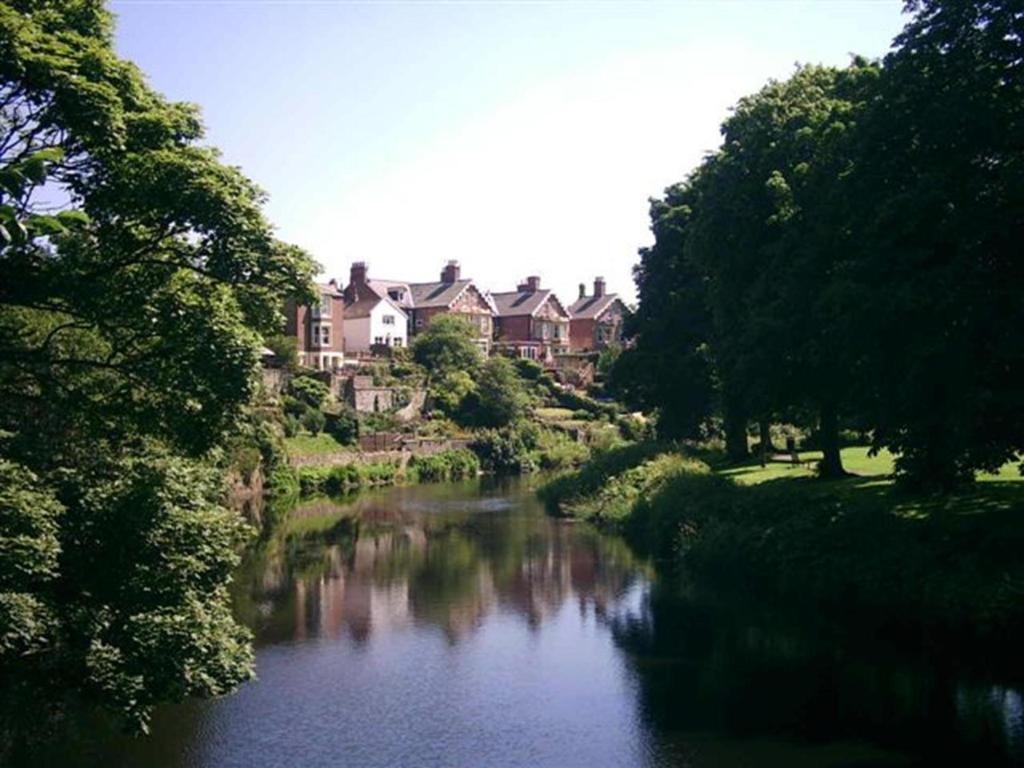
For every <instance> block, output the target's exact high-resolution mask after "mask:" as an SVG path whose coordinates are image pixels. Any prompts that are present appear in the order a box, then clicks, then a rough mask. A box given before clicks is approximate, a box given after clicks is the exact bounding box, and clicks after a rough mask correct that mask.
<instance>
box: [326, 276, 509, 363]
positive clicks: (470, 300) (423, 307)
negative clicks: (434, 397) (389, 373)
mask: <svg viewBox="0 0 1024 768" xmlns="http://www.w3.org/2000/svg"><path fill="white" fill-rule="evenodd" d="M344 294H345V302H346V305H347V306H348V307H350V308H353V309H352V311H353V312H355V311H356V310H355V309H354V308H355V307H357V306H359V305H362V306H363V307H366V306H367V305H368V304H372V305H373V306H376V305H377V304H379V303H389V304H391V305H393V306H394V307H396V308H397V309H399V310H401V311H402V312H403V313H404V314H405V317H406V322H407V326H406V333H407V337H413V336H415V335H416V334H417V333H419V332H420V331H422V330H423V329H424V328H425V327H426V326H427V325H428V324H429V323H430V321H431V320H432V319H433V318H435V317H437V316H438V315H443V314H450V315H458V316H459V317H463V318H465V319H466V320H468V321H469V322H470V323H471V324H472V325H473V327H474V328H475V329H476V330H477V343H478V344H479V346H480V348H481V349H482V350H483V351H484V352H485V353H488V352H490V347H491V337H492V335H493V333H494V320H493V318H494V312H493V310H492V307H491V304H490V302H489V301H488V300H487V297H486V296H485V295H484V293H483V292H482V291H481V290H480V289H479V288H477V286H476V285H475V284H474V283H473V281H472V280H469V279H464V278H462V276H461V269H460V267H459V263H458V262H457V261H449V262H448V263H447V264H445V266H444V269H442V270H441V275H440V280H437V281H436V282H429V283H409V282H404V281H400V280H373V279H370V277H369V269H368V267H367V265H366V262H363V261H357V262H355V263H353V264H352V267H351V270H350V272H349V283H348V285H347V286H345V292H344ZM359 311H360V312H361V311H363V310H362V309H361V310H359ZM402 343H403V344H404V343H406V341H405V340H403V342H402ZM392 346H395V345H394V344H392Z"/></svg>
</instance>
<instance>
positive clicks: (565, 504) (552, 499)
mask: <svg viewBox="0 0 1024 768" xmlns="http://www.w3.org/2000/svg"><path fill="white" fill-rule="evenodd" d="M668 450H669V449H668V448H667V447H666V446H664V445H660V444H658V443H637V444H633V445H624V446H619V447H617V448H613V449H611V450H608V451H600V452H597V453H595V454H594V455H593V457H592V458H591V459H590V461H588V462H587V463H586V464H584V465H583V466H582V467H580V468H579V469H578V470H576V471H575V472H569V473H566V474H563V475H559V476H557V477H555V478H552V479H551V480H550V481H548V482H547V483H545V484H544V485H543V486H542V487H541V488H540V490H539V491H538V495H539V496H540V498H541V499H543V501H544V503H545V505H546V506H547V508H548V510H549V511H551V512H559V511H561V510H565V509H568V508H569V507H570V506H571V505H572V504H575V503H577V502H578V501H579V500H581V499H584V498H587V497H589V496H592V495H594V494H596V493H598V492H599V491H600V490H601V488H603V487H604V486H605V485H606V484H607V483H608V482H609V481H610V480H611V478H613V477H615V476H617V475H620V474H622V473H623V472H625V471H626V470H628V469H631V468H632V467H636V466H638V465H640V464H642V463H644V462H645V461H648V460H650V459H653V458H655V457H657V456H659V455H661V454H663V453H665V452H667V451H668Z"/></svg>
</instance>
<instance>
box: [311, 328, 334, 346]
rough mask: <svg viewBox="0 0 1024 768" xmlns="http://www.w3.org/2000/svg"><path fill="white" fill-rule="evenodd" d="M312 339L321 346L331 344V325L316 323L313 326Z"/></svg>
mask: <svg viewBox="0 0 1024 768" xmlns="http://www.w3.org/2000/svg"><path fill="white" fill-rule="evenodd" d="M313 341H314V343H316V344H317V345H319V346H321V347H328V346H330V344H331V326H329V325H318V326H316V327H315V328H313Z"/></svg>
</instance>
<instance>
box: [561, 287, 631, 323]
mask: <svg viewBox="0 0 1024 768" xmlns="http://www.w3.org/2000/svg"><path fill="white" fill-rule="evenodd" d="M616 301H618V302H620V303H621V302H622V300H621V299H620V298H619V296H618V294H616V293H606V294H605V295H604V296H584V297H583V298H581V299H577V300H576V301H574V302H573V303H572V305H571V306H570V307H569V314H570V315H572V317H573V318H574V319H577V318H578V319H582V320H592V319H594V318H596V317H599V316H600V315H602V314H604V311H605V310H606V309H608V307H610V306H611V305H612V304H614V303H615V302H616ZM623 306H625V305H624V304H623Z"/></svg>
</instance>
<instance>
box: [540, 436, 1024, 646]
mask: <svg viewBox="0 0 1024 768" xmlns="http://www.w3.org/2000/svg"><path fill="white" fill-rule="evenodd" d="M540 494H541V496H542V498H543V499H544V500H545V502H546V504H547V505H548V507H549V510H551V511H552V512H554V513H557V514H561V515H567V516H573V517H578V518H581V519H587V520H590V521H593V522H597V523H600V524H603V525H608V526H611V527H614V528H616V529H618V530H620V531H621V532H622V533H623V534H624V535H625V536H626V537H627V538H628V539H629V540H630V541H631V543H632V544H633V545H634V546H636V547H638V548H639V549H641V550H643V551H644V552H646V553H649V554H651V555H652V556H654V557H657V558H659V559H660V560H661V561H662V562H663V563H664V564H666V565H667V566H669V567H672V566H674V565H681V566H683V567H684V570H685V573H686V574H687V575H688V576H690V577H691V578H693V579H694V580H695V581H696V582H697V583H699V584H700V583H703V584H706V585H710V586H714V587H716V588H738V589H742V590H745V591H749V592H754V593H757V594H761V595H764V596H766V597H770V596H773V595H774V596H782V595H788V596H791V597H795V598H799V599H800V600H801V601H804V602H806V603H808V604H811V605H815V606H820V607H821V608H823V609H825V608H828V607H835V608H841V609H847V608H852V607H855V606H859V607H864V608H868V609H870V610H873V611H891V613H892V615H893V617H903V618H915V619H919V620H923V621H926V622H929V623H941V624H944V625H948V626H950V627H954V628H958V629H967V628H970V629H972V631H981V632H987V631H992V630H996V629H1002V628H1005V627H1007V626H1010V625H1014V626H1018V627H1019V626H1024V561H1022V560H1021V558H1020V552H1021V551H1022V548H1024V527H1022V526H1021V525H1020V515H1021V514H1022V513H1024V483H1020V482H993V483H984V484H979V485H978V486H977V487H976V488H974V489H972V490H970V491H965V492H963V493H960V494H955V495H950V496H941V497H938V496H920V495H910V494H908V493H906V492H902V491H900V490H899V489H898V488H896V487H894V486H893V485H892V484H891V483H888V482H885V481H880V480H871V481H868V480H866V479H864V478H850V479H847V480H842V481H834V482H825V481H821V480H816V479H811V478H804V479H784V480H777V481H772V482H767V483H762V484H760V485H754V486H741V485H738V484H736V483H735V482H733V481H732V480H730V479H728V478H725V477H722V476H718V475H715V474H714V473H712V471H711V470H710V469H709V468H708V466H707V465H706V464H703V463H702V462H700V461H697V460H696V459H693V458H688V457H686V456H685V455H683V454H681V453H679V452H674V451H671V450H668V449H665V448H658V447H655V446H642V445H639V446H638V445H634V446H629V447H626V448H621V449H616V450H612V451H609V452H606V453H604V454H602V455H600V456H598V457H596V458H595V459H594V460H593V461H592V462H590V463H588V464H586V465H585V466H583V467H582V468H581V469H579V470H577V471H575V472H572V473H569V474H567V475H563V476H561V477H559V478H556V479H555V480H553V481H551V482H549V483H548V484H546V485H545V486H544V487H543V488H542V489H541V491H540Z"/></svg>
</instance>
